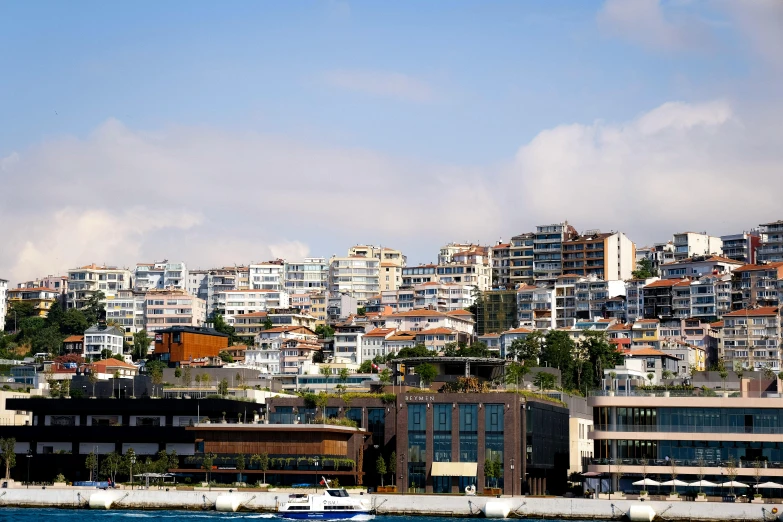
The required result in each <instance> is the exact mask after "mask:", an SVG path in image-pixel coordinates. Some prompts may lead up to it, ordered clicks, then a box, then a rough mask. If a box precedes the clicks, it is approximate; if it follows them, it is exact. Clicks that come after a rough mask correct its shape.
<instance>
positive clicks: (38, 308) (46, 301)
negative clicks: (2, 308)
mask: <svg viewBox="0 0 783 522" xmlns="http://www.w3.org/2000/svg"><path fill="white" fill-rule="evenodd" d="M59 296H60V294H59V293H58V292H57V291H56V290H53V289H51V288H12V289H11V290H8V307H9V308H10V306H11V305H12V304H13V303H15V302H22V303H30V304H31V305H32V306H33V309H34V310H35V313H36V315H37V316H38V317H46V316H47V315H49V309H50V308H51V307H52V305H53V304H54V303H55V302H56V301H57V299H58V298H59ZM12 320H13V319H12Z"/></svg>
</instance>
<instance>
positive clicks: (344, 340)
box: [334, 326, 364, 364]
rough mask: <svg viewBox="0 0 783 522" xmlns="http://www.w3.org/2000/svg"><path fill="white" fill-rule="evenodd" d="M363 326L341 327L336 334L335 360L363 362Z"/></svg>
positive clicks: (354, 362)
mask: <svg viewBox="0 0 783 522" xmlns="http://www.w3.org/2000/svg"><path fill="white" fill-rule="evenodd" d="M363 338H364V328H363V327H356V326H350V327H340V328H338V329H337V331H336V332H335V334H334V362H343V363H353V364H362V362H363V360H364V359H363V358H362V339H363Z"/></svg>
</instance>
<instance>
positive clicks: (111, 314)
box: [103, 290, 146, 343]
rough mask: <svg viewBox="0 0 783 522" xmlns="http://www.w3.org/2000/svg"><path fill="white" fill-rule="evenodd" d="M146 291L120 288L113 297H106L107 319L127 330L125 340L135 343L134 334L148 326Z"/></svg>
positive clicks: (104, 302) (104, 301)
mask: <svg viewBox="0 0 783 522" xmlns="http://www.w3.org/2000/svg"><path fill="white" fill-rule="evenodd" d="M144 301H145V293H144V292H136V291H134V290H120V291H119V292H117V295H116V296H114V298H112V299H104V300H103V304H104V306H105V307H106V320H107V321H112V322H113V323H114V324H115V325H117V326H119V327H121V328H122V329H123V330H124V331H125V340H126V341H127V342H129V343H133V334H134V333H136V332H139V331H141V330H143V329H144V328H145V327H146V323H145V318H144Z"/></svg>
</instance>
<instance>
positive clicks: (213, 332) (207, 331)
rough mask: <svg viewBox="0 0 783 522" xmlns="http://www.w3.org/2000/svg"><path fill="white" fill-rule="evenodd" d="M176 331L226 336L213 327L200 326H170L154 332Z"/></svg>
mask: <svg viewBox="0 0 783 522" xmlns="http://www.w3.org/2000/svg"><path fill="white" fill-rule="evenodd" d="M178 332H187V333H197V334H202V335H214V336H216V337H228V335H227V334H224V333H220V332H218V331H217V330H215V329H214V328H200V327H198V326H172V327H171V328H166V329H165V330H156V331H155V332H154V333H156V334H159V333H161V334H163V333H178Z"/></svg>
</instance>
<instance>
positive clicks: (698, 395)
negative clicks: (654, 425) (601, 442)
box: [589, 388, 783, 404]
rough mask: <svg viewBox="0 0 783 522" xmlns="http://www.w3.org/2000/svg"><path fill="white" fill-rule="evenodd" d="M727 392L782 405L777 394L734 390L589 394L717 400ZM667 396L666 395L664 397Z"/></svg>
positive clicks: (596, 394)
mask: <svg viewBox="0 0 783 522" xmlns="http://www.w3.org/2000/svg"><path fill="white" fill-rule="evenodd" d="M726 392H728V394H729V398H732V399H733V398H737V399H743V398H745V399H747V398H753V399H777V400H781V403H782V404H783V395H781V394H777V393H774V392H761V393H759V392H755V393H745V394H744V395H743V394H741V393H740V392H739V391H736V390H722V391H721V390H718V391H712V390H708V391H706V392H705V391H704V390H702V389H701V388H694V389H692V390H663V389H661V390H640V389H633V390H614V391H612V390H592V391H590V393H589V396H590V397H611V396H617V397H664V396H666V397H696V398H701V399H709V398H719V399H725V398H726V397H724V396H723V393H726ZM664 394H667V395H664Z"/></svg>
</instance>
